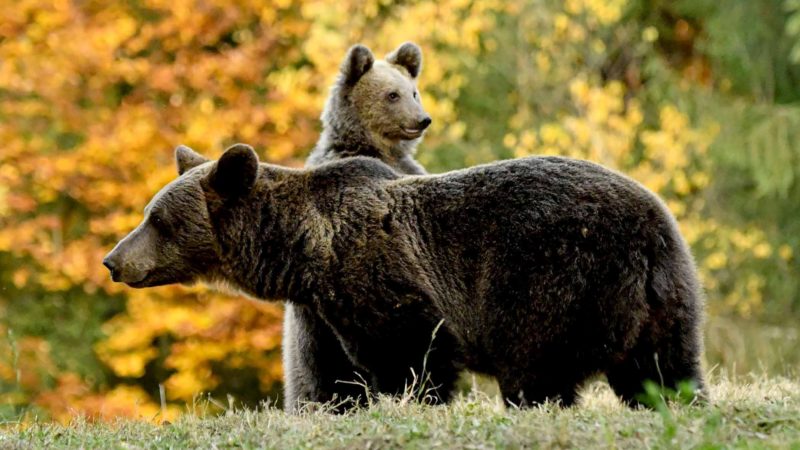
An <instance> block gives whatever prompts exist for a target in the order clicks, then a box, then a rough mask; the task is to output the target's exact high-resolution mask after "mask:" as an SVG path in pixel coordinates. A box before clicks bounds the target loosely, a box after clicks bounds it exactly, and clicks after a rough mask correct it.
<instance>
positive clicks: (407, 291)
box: [104, 145, 704, 405]
mask: <svg viewBox="0 0 800 450" xmlns="http://www.w3.org/2000/svg"><path fill="white" fill-rule="evenodd" d="M181 151H185V150H181ZM184 159H186V158H184ZM182 172H184V173H183V175H181V176H180V177H179V178H178V179H177V180H176V181H174V182H173V183H171V184H169V185H168V186H167V187H165V188H164V189H163V190H162V191H161V192H160V193H159V194H158V195H157V196H156V197H155V198H154V199H153V201H152V202H151V203H150V205H148V207H147V209H146V217H145V220H144V221H143V222H142V224H141V225H140V226H139V227H138V228H137V229H136V230H134V231H133V232H132V233H131V234H130V235H129V236H128V237H126V238H125V239H123V240H122V241H121V242H120V243H119V244H118V245H117V247H115V249H114V250H113V251H112V252H111V253H110V254H109V255H108V256H107V257H106V260H105V261H104V263H105V264H106V265H107V266H108V267H109V269H110V270H111V273H112V277H113V278H114V279H115V280H116V281H121V282H126V283H128V284H129V285H131V286H133V287H146V286H155V285H160V284H167V283H174V282H180V283H190V282H193V281H197V280H206V281H211V282H222V283H225V284H226V285H228V286H232V287H234V288H237V289H240V290H241V291H243V292H245V293H247V294H249V295H251V296H253V297H255V298H259V299H266V300H269V299H279V298H290V299H292V301H293V302H296V303H297V304H301V305H305V306H307V307H309V308H311V309H312V310H313V311H314V312H315V313H316V314H318V315H319V317H321V318H322V319H323V320H324V321H325V323H327V324H328V325H329V326H330V327H331V328H332V329H333V330H334V332H335V334H336V337H337V338H338V340H339V342H341V344H342V345H343V347H344V348H345V350H346V352H347V354H348V356H349V357H350V358H351V360H352V361H354V362H355V365H356V366H357V367H359V368H363V370H365V371H366V372H367V373H370V374H374V375H375V376H376V377H377V379H378V380H380V382H388V383H391V382H395V381H396V380H398V379H404V378H405V377H406V374H407V371H408V365H407V364H408V362H409V361H413V360H419V361H420V363H421V360H422V358H423V357H424V355H425V351H426V350H427V349H428V345H429V342H428V339H422V336H430V335H431V333H432V331H433V329H434V327H435V326H436V324H437V323H439V321H440V320H443V325H442V328H441V329H440V330H439V333H438V334H437V336H436V339H435V341H434V342H433V348H434V350H433V352H432V353H431V354H430V355H429V356H428V365H427V367H428V369H429V370H430V372H431V374H433V375H437V376H441V375H443V374H445V375H446V374H448V373H455V372H457V371H458V370H460V369H461V368H462V367H466V368H469V369H472V370H475V371H478V372H482V373H486V374H489V375H492V376H495V377H497V379H498V382H499V384H500V388H501V391H502V394H503V396H504V397H505V398H506V400H507V401H509V402H511V403H514V404H520V405H530V404H535V403H538V402H541V401H544V400H546V399H560V401H561V402H562V404H564V405H570V404H572V403H573V402H574V401H575V398H576V390H577V389H578V388H579V387H580V386H581V384H582V383H583V382H584V380H586V379H587V378H588V377H590V376H593V375H595V374H601V373H605V374H606V375H607V377H608V380H609V383H610V384H611V386H612V388H613V389H614V391H615V392H616V393H617V394H618V395H620V397H621V398H622V399H623V400H625V401H628V402H634V401H635V396H636V394H638V393H640V392H641V391H642V383H643V382H644V381H645V380H647V379H650V380H655V381H656V382H663V383H664V384H665V385H667V386H670V387H674V386H676V384H677V383H678V382H679V381H682V380H688V381H692V382H694V384H695V385H696V386H697V387H698V388H699V389H702V388H703V386H704V383H703V375H702V372H701V369H700V362H699V359H700V353H701V351H702V340H701V335H700V324H701V320H702V306H703V305H702V299H701V297H700V288H699V285H698V281H697V276H696V273H695V268H694V265H693V261H692V257H691V255H690V253H689V250H688V248H687V246H686V243H685V242H684V240H683V239H682V237H681V236H680V233H679V232H678V228H677V224H676V223H675V220H674V219H673V217H672V216H671V215H670V213H669V212H668V210H667V209H666V208H665V207H664V205H663V204H662V203H661V202H660V201H659V200H658V199H657V198H656V197H655V196H654V195H653V194H651V193H650V192H648V191H647V190H646V189H644V188H643V187H642V186H641V185H639V184H638V183H636V182H634V181H632V180H630V179H628V178H626V177H624V176H622V175H620V174H618V173H615V172H612V171H609V170H607V169H604V168H602V167H600V166H598V165H596V164H592V163H589V162H585V161H578V160H572V159H567V158H557V157H542V158H525V159H518V160H511V161H503V162H498V163H494V164H487V165H483V166H478V167H474V168H471V169H467V170H461V171H455V172H451V173H447V174H443V175H436V176H415V177H407V178H400V177H399V176H398V175H397V173H396V172H395V171H393V170H392V169H391V168H390V167H389V166H387V165H385V164H383V163H381V162H380V161H378V160H376V159H372V158H348V159H346V160H343V161H340V162H334V163H330V164H326V165H323V166H321V167H319V168H316V169H310V170H291V169H286V168H281V167H277V166H273V165H268V164H258V160H257V157H256V155H255V153H254V152H253V151H252V149H250V148H249V147H247V146H243V145H237V146H235V147H233V148H231V149H229V150H228V151H227V152H226V153H225V154H224V155H223V156H222V158H221V159H220V160H219V161H218V162H205V163H202V164H200V165H198V166H196V167H194V168H192V169H188V170H186V169H185V168H184V169H183V170H182Z"/></svg>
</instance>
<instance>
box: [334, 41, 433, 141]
mask: <svg viewBox="0 0 800 450" xmlns="http://www.w3.org/2000/svg"><path fill="white" fill-rule="evenodd" d="M421 70H422V51H421V50H420V48H419V47H417V46H416V45H415V44H413V43H410V42H407V43H405V44H403V45H401V46H400V47H398V48H397V49H396V50H395V51H393V52H392V53H390V54H388V55H387V56H386V58H385V59H384V60H378V61H376V60H375V58H374V56H373V55H372V52H371V51H370V50H369V49H368V48H366V47H364V46H361V45H356V46H354V47H353V48H351V49H350V51H349V52H348V55H347V57H346V58H345V61H344V62H343V63H342V72H343V75H344V80H345V83H346V84H348V85H349V86H350V90H349V93H348V96H349V98H350V101H351V102H352V105H353V106H354V107H355V110H356V112H357V114H358V116H359V119H360V120H361V122H362V123H363V125H364V127H365V128H366V129H367V130H368V131H369V133H370V134H372V135H373V137H374V138H376V139H377V140H378V141H395V142H396V141H402V140H413V139H418V138H420V137H422V134H423V133H424V132H425V130H426V129H427V128H428V126H429V125H430V124H431V118H430V116H429V115H428V113H426V112H425V110H424V109H423V108H422V102H421V101H420V95H419V91H418V90H417V77H418V76H419V73H420V71H421Z"/></svg>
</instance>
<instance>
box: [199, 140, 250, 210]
mask: <svg viewBox="0 0 800 450" xmlns="http://www.w3.org/2000/svg"><path fill="white" fill-rule="evenodd" d="M257 175H258V155H256V152H255V151H254V150H253V147H250V146H249V145H247V144H234V145H232V146H230V147H229V148H228V149H227V150H225V153H223V154H222V156H221V157H220V158H219V161H217V163H216V164H215V165H214V168H213V169H211V173H210V174H209V175H208V178H209V185H210V186H211V188H212V189H214V191H216V192H217V193H218V194H219V195H221V196H222V197H224V198H235V197H241V196H243V195H245V194H247V193H248V192H250V190H251V189H253V185H254V184H255V183H256V176H257Z"/></svg>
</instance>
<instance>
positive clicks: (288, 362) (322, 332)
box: [283, 302, 369, 412]
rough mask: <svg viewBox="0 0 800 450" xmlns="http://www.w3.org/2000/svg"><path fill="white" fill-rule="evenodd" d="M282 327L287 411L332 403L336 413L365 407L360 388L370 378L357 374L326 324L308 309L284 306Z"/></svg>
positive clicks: (293, 305) (292, 305)
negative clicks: (315, 404) (312, 404)
mask: <svg viewBox="0 0 800 450" xmlns="http://www.w3.org/2000/svg"><path fill="white" fill-rule="evenodd" d="M283 327H284V328H283V372H284V407H285V409H286V411H289V412H296V411H298V409H299V408H300V407H302V405H303V404H304V403H308V402H317V403H327V402H331V403H332V404H333V405H334V406H335V407H336V408H335V410H336V411H337V412H344V411H346V410H347V409H350V408H352V407H354V406H356V405H360V404H364V402H365V399H366V396H367V390H366V388H365V387H364V386H362V385H360V384H361V383H363V382H364V381H365V380H369V376H367V374H364V373H360V374H359V372H362V371H359V369H357V368H356V367H355V366H354V365H353V364H352V363H351V362H350V360H349V358H348V357H347V355H346V354H345V352H344V349H343V348H342V346H341V344H340V343H339V340H338V339H337V338H336V336H335V335H334V334H333V331H332V330H331V329H330V326H329V325H328V324H327V323H325V321H323V320H322V319H321V318H320V317H319V316H318V315H317V314H316V313H315V312H314V311H312V310H311V309H310V308H309V307H307V306H303V305H297V304H294V303H288V302H287V303H286V309H285V312H284V320H283ZM359 375H361V376H359ZM354 383H359V384H354Z"/></svg>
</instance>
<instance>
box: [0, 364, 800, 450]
mask: <svg viewBox="0 0 800 450" xmlns="http://www.w3.org/2000/svg"><path fill="white" fill-rule="evenodd" d="M717 378H718V379H717V380H714V382H713V383H712V384H711V387H710V397H711V402H710V404H708V405H705V406H687V405H678V404H672V405H669V407H667V408H663V409H660V410H656V411H652V410H632V409H628V408H626V407H623V406H622V405H621V404H620V403H619V402H618V401H617V400H616V398H615V397H614V395H613V394H612V393H611V391H610V390H609V389H608V387H607V386H606V385H605V384H604V383H602V382H597V383H594V384H592V385H590V386H589V387H588V388H587V389H586V391H585V393H584V396H583V399H582V401H581V403H580V405H579V406H577V407H573V408H569V409H561V408H558V407H557V406H554V405H545V406H543V407H540V408H535V409H530V410H514V409H507V408H505V407H503V406H502V404H501V403H500V402H499V400H498V399H497V398H496V397H493V396H489V395H487V394H483V393H472V394H469V395H465V396H463V397H461V398H459V399H458V400H457V401H456V402H454V403H453V404H451V405H448V406H437V407H430V406H424V405H420V404H418V403H416V402H414V401H412V400H411V397H410V396H409V397H405V398H402V399H389V398H379V399H377V400H376V401H375V402H374V403H373V404H372V405H371V406H370V407H369V408H364V409H360V410H357V411H355V412H353V413H350V414H346V415H341V416H336V415H331V414H328V413H326V412H324V411H319V410H317V411H306V412H305V413H303V414H301V415H296V416H292V415H286V414H284V413H283V412H281V411H279V410H276V409H274V408H263V409H262V410H259V411H252V410H239V411H236V410H229V411H228V412H227V413H226V414H224V415H222V416H220V417H215V418H205V419H204V418H200V417H197V416H192V415H187V416H185V417H184V418H182V419H181V420H179V421H177V422H175V423H172V424H164V425H154V424H150V423H144V422H135V421H118V422H115V423H111V424H99V423H89V422H87V421H85V420H75V421H74V422H73V423H72V424H70V425H69V426H62V425H54V424H32V425H28V426H25V427H22V426H15V427H11V428H7V429H6V432H5V433H4V434H2V435H0V446H1V447H3V448H41V447H54V448H64V447H71V448H186V447H201V448H314V449H317V448H332V449H334V448H335V449H338V448H341V449H344V448H370V449H373V448H420V449H427V448H459V449H461V448H539V447H542V448H596V447H602V448H795V449H800V383H798V382H797V381H794V380H789V379H786V378H767V377H752V378H748V379H738V380H731V379H727V378H724V377H717Z"/></svg>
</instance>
